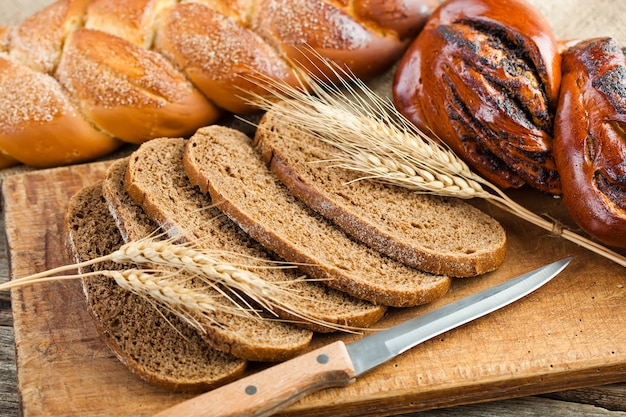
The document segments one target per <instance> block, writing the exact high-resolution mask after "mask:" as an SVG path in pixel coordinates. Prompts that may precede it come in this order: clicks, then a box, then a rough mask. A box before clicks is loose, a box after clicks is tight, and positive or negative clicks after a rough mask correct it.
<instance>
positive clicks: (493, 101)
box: [393, 0, 561, 195]
mask: <svg viewBox="0 0 626 417" xmlns="http://www.w3.org/2000/svg"><path fill="white" fill-rule="evenodd" d="M560 79H561V70H560V54H559V53H558V43H557V41H556V39H555V37H554V34H553V33H552V30H551V27H550V25H549V23H548V22H547V21H546V19H545V18H544V17H543V16H542V15H541V14H540V13H539V12H538V11H537V10H535V9H534V8H532V7H531V6H530V5H529V4H527V3H525V2H523V1H510V2H508V3H507V5H506V7H505V6H503V5H502V3H501V2H499V1H497V0H452V1H447V2H445V3H444V4H442V6H441V7H440V8H438V9H437V10H436V11H435V12H434V13H433V14H432V16H430V18H429V20H428V22H427V24H426V26H425V27H424V30H423V31H422V32H420V34H419V35H418V37H417V38H416V39H415V41H414V42H413V43H412V44H411V45H410V46H409V49H408V50H407V52H406V54H405V55H404V56H403V57H402V59H401V60H400V63H399V65H398V70H397V72H396V74H395V78H394V85H393V94H394V102H395V105H396V107H397V108H398V110H400V112H401V113H403V114H404V115H405V116H406V117H407V118H408V119H409V120H411V121H412V122H413V123H414V124H416V125H417V126H418V127H419V128H420V129H421V130H423V131H424V132H426V133H432V136H433V137H434V138H438V139H440V140H442V141H443V142H445V143H446V144H448V145H449V146H450V147H451V148H452V149H453V150H454V151H455V152H456V153H457V154H458V155H459V156H460V157H461V158H463V159H464V160H465V161H466V162H468V164H469V165H470V166H471V167H472V168H473V169H474V170H476V172H477V173H479V174H480V175H481V176H483V177H484V178H486V179H487V180H489V181H490V182H492V183H493V184H495V185H497V186H499V187H501V188H518V187H521V186H523V185H524V184H528V185H530V186H532V187H535V188H538V189H540V190H542V191H544V192H546V193H550V194H554V195H560V193H561V189H560V179H559V175H558V172H557V169H556V166H555V163H554V160H553V156H552V144H553V136H552V135H553V120H554V113H555V111H556V106H557V101H558V93H559V85H560Z"/></svg>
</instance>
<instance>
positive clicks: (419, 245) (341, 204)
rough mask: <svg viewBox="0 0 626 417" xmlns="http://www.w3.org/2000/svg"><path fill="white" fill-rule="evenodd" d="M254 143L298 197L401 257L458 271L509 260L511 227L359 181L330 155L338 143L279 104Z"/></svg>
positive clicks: (453, 204) (479, 270)
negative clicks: (287, 118) (309, 129)
mask: <svg viewBox="0 0 626 417" xmlns="http://www.w3.org/2000/svg"><path fill="white" fill-rule="evenodd" d="M255 145H256V146H257V148H258V149H259V151H260V153H261V155H262V156H263V159H264V160H265V161H266V162H268V163H269V164H270V166H271V168H272V169H273V171H274V173H275V174H276V175H277V176H278V178H279V179H280V180H281V181H282V182H283V183H284V184H285V185H286V186H287V188H289V189H290V190H291V192H293V193H294V194H295V195H296V196H297V197H298V198H299V199H301V200H302V201H304V202H305V203H306V204H307V205H308V206H309V207H311V208H313V209H314V210H316V211H317V212H319V213H320V214H322V215H323V216H325V217H327V218H329V219H330V220H332V221H333V222H334V223H336V224H337V225H338V226H339V227H341V228H342V229H343V230H344V231H345V232H346V233H348V234H349V235H351V236H352V237H353V238H355V239H357V240H359V241H362V242H364V243H366V244H368V245H370V246H371V247H372V248H374V249H376V250H378V251H380V252H383V253H385V254H386V255H388V256H390V257H392V258H394V259H397V260H399V261H401V262H404V263H406V264H408V265H411V266H414V267H416V268H418V269H421V270H424V271H428V272H431V273H434V274H443V275H451V276H455V277H467V276H475V275H480V274H483V273H485V272H489V271H491V270H494V269H495V268H497V267H498V266H499V265H500V264H501V263H502V262H503V261H504V257H505V252H506V234H505V231H504V229H503V228H502V226H501V225H500V224H499V223H498V222H497V221H496V220H495V219H493V218H492V217H490V216H488V215H487V214H485V213H483V212H482V211H480V210H478V209H476V208H475V207H473V206H471V205H469V204H467V203H466V202H464V201H462V200H460V199H453V198H442V197H438V196H432V195H425V194H420V193H416V192H413V191H411V190H407V189H405V188H400V187H393V186H389V185H384V184H381V183H378V182H375V181H369V180H362V181H356V180H358V179H359V174H358V173H354V172H351V171H348V170H345V169H341V168H338V167H336V165H334V164H333V163H332V162H328V161H329V160H331V159H332V158H333V155H334V153H335V152H336V150H335V149H334V148H333V147H332V145H329V144H326V143H324V142H323V141H321V140H320V139H317V138H315V137H314V136H313V135H310V134H305V133H304V132H302V130H301V129H297V128H296V127H294V126H292V125H289V124H288V123H286V122H284V119H281V118H280V117H279V116H277V115H276V113H274V112H273V111H269V112H268V113H266V114H265V115H264V117H263V119H262V120H261V122H260V124H259V125H258V128H257V133H256V136H255ZM324 161H326V162H324Z"/></svg>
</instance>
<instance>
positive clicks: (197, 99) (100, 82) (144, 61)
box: [56, 28, 220, 144]
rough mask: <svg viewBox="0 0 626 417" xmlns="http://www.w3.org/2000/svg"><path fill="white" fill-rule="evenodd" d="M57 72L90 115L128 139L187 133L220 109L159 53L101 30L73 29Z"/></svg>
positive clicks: (214, 116)
mask: <svg viewBox="0 0 626 417" xmlns="http://www.w3.org/2000/svg"><path fill="white" fill-rule="evenodd" d="M56 74H57V78H58V80H59V82H60V83H61V84H62V85H63V86H64V87H65V88H66V89H67V90H68V92H69V93H70V94H71V95H72V97H74V98H75V100H76V101H77V102H78V103H79V106H80V109H81V111H82V113H83V114H84V115H85V116H86V117H87V118H88V119H89V120H92V121H93V123H94V124H95V125H96V126H98V128H99V129H101V130H102V131H104V132H108V133H109V134H111V135H112V136H114V137H116V138H120V139H122V140H123V141H125V142H129V143H135V144H139V143H143V142H145V141H146V140H148V139H154V138H158V137H173V136H179V135H188V134H191V133H193V132H194V131H195V129H197V128H198V127H199V126H204V125H207V124H211V123H213V122H215V121H216V120H217V118H218V117H219V115H220V111H219V110H218V109H217V108H216V107H215V106H214V105H212V104H211V103H210V102H208V101H207V99H206V98H205V97H204V96H203V95H202V94H201V93H200V92H199V91H198V90H197V89H196V88H195V87H194V86H193V85H192V84H191V83H190V82H189V81H188V80H187V79H186V78H185V77H183V76H182V74H180V72H178V71H177V70H176V69H175V68H174V67H173V66H172V65H171V64H170V63H169V62H168V61H167V60H165V59H164V58H163V57H162V56H161V55H160V54H157V53H156V52H153V51H149V50H146V49H143V48H141V47H139V46H136V45H133V44H131V43H129V42H127V41H125V40H123V39H122V38H119V37H117V36H113V35H109V34H107V33H105V32H101V31H99V30H92V29H84V28H81V29H77V30H75V31H73V32H72V33H71V34H70V36H69V37H68V39H67V41H66V45H65V49H64V53H63V57H62V59H61V62H60V63H59V67H58V69H57V72H56Z"/></svg>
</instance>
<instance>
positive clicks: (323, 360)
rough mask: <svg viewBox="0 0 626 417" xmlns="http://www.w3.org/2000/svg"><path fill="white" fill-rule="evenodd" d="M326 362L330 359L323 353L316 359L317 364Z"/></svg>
mask: <svg viewBox="0 0 626 417" xmlns="http://www.w3.org/2000/svg"><path fill="white" fill-rule="evenodd" d="M328 361H330V358H329V357H328V355H326V354H324V353H322V354H321V355H319V356H318V357H317V363H321V364H325V363H328Z"/></svg>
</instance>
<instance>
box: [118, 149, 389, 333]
mask: <svg viewBox="0 0 626 417" xmlns="http://www.w3.org/2000/svg"><path fill="white" fill-rule="evenodd" d="M184 147H185V142H184V140H182V139H165V138H164V139H155V140H153V141H150V142H147V143H144V144H143V145H141V147H140V148H139V149H138V150H137V151H135V152H134V153H133V154H132V155H131V157H130V159H129V163H128V169H127V175H126V179H125V186H126V188H127V190H128V194H129V195H130V196H131V197H132V198H133V200H134V201H135V202H136V203H137V204H138V205H141V206H142V207H143V209H144V210H145V212H146V213H147V214H148V215H149V216H150V217H151V218H152V219H154V221H155V222H156V223H157V224H158V225H159V226H160V227H161V228H162V229H163V231H166V232H167V233H169V235H170V236H171V237H174V238H178V239H180V240H182V241H185V242H198V245H199V246H201V247H203V248H205V249H221V250H225V251H230V252H235V253H238V254H241V255H244V256H248V257H252V258H257V259H265V260H271V259H272V257H271V255H270V254H269V253H268V252H267V251H266V250H264V249H263V247H262V246H261V245H259V244H258V243H257V242H255V241H253V240H252V239H251V238H250V237H249V236H248V235H247V234H246V233H244V232H243V231H242V230H241V229H240V228H239V227H237V225H235V224H234V223H233V222H232V221H230V220H229V219H228V218H227V217H226V216H224V215H223V214H222V213H221V212H220V211H219V210H218V209H217V208H215V207H213V205H212V202H211V199H210V198H209V196H207V195H205V194H203V193H201V192H200V191H199V190H198V189H197V188H196V187H195V186H193V185H192V184H191V183H190V182H189V180H188V179H187V176H186V174H185V172H184V170H183V166H182V158H183V151H184ZM256 272H257V273H258V274H260V272H259V271H256ZM301 276H302V274H301V273H300V272H299V271H298V270H296V269H293V268H290V269H272V270H265V271H264V273H263V274H262V277H263V279H266V280H268V281H272V282H282V283H287V282H288V283H289V284H288V285H287V284H281V285H285V288H288V289H292V290H294V291H296V292H297V293H299V294H300V296H301V297H302V298H307V299H308V300H309V301H306V302H305V301H304V300H302V301H301V302H300V304H299V310H301V311H302V312H303V313H304V314H306V315H307V316H309V317H314V318H316V319H317V320H320V321H323V322H325V323H331V324H337V325H340V326H352V327H359V328H365V327H370V326H371V325H373V324H374V323H376V322H377V321H378V320H379V319H380V318H381V317H382V315H383V314H384V312H385V308H384V307H382V306H376V305H373V304H371V303H368V302H365V301H362V300H358V299H355V298H353V297H350V296H348V295H347V294H344V293H343V292H340V291H334V290H333V291H329V290H328V288H327V287H326V286H324V285H323V284H320V283H315V282H309V281H306V280H302V279H299V278H301ZM276 313H277V314H279V315H280V316H281V317H283V318H285V319H296V318H295V317H293V316H292V315H290V314H289V313H288V312H285V311H280V310H279V311H276ZM300 321H301V320H300ZM301 325H303V326H305V327H306V328H309V329H311V330H314V331H317V332H328V331H331V330H333V329H332V328H331V327H328V326H324V325H320V324H316V323H309V322H304V323H301Z"/></svg>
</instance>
